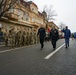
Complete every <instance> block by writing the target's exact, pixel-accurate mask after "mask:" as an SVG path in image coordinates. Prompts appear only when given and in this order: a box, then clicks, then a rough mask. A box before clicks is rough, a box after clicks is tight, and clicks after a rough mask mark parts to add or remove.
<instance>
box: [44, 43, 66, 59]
mask: <svg viewBox="0 0 76 75" xmlns="http://www.w3.org/2000/svg"><path fill="white" fill-rule="evenodd" d="M64 45H65V44H62V45H61V46H60V47H59V48H57V49H56V50H55V51H53V52H52V53H50V54H49V55H47V56H46V57H45V58H44V59H49V58H50V57H52V56H53V55H54V54H55V53H56V52H57V51H59V50H60V48H62V47H63V46H64Z"/></svg>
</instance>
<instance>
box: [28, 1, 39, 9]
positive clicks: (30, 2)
mask: <svg viewBox="0 0 76 75" xmlns="http://www.w3.org/2000/svg"><path fill="white" fill-rule="evenodd" d="M27 3H28V4H29V5H30V4H33V5H34V6H36V7H37V5H36V4H35V3H34V2H32V1H28V2H27ZM37 8H38V7H37Z"/></svg>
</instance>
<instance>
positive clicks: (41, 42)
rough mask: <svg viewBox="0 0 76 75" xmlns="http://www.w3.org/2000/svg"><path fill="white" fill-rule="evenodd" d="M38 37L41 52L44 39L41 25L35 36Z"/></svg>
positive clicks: (43, 30)
mask: <svg viewBox="0 0 76 75" xmlns="http://www.w3.org/2000/svg"><path fill="white" fill-rule="evenodd" d="M38 35H39V39H40V44H41V50H42V49H43V47H44V39H45V36H46V32H45V28H44V27H43V25H41V27H40V28H39V29H38V33H37V36H38Z"/></svg>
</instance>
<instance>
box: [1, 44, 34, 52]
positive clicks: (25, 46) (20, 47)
mask: <svg viewBox="0 0 76 75" xmlns="http://www.w3.org/2000/svg"><path fill="white" fill-rule="evenodd" d="M30 46H33V45H30ZM30 46H23V47H18V48H12V49H8V50H2V51H0V54H1V53H5V52H9V51H14V50H17V49H22V48H26V47H30Z"/></svg>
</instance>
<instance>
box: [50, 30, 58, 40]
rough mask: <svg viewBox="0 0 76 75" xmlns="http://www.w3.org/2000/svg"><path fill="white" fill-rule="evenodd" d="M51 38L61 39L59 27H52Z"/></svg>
mask: <svg viewBox="0 0 76 75" xmlns="http://www.w3.org/2000/svg"><path fill="white" fill-rule="evenodd" d="M50 38H51V40H56V41H57V40H58V39H59V33H58V30H57V29H54V30H53V29H51V31H50Z"/></svg>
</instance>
